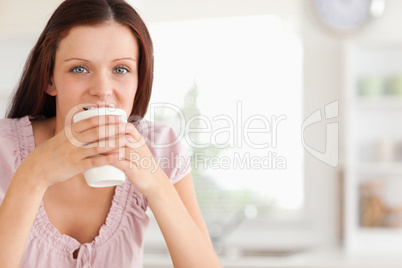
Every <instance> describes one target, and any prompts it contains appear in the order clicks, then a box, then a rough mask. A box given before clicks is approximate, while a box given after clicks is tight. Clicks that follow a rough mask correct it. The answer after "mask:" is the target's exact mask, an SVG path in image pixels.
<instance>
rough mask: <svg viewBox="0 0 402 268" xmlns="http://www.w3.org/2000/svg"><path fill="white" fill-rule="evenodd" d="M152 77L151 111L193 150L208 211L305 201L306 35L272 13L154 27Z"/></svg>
mask: <svg viewBox="0 0 402 268" xmlns="http://www.w3.org/2000/svg"><path fill="white" fill-rule="evenodd" d="M149 28H150V32H151V35H152V38H153V41H154V46H155V81H154V91H153V96H152V98H151V104H150V107H149V110H148V114H147V115H146V118H147V119H149V120H156V121H162V122H164V123H167V124H168V125H170V126H172V127H173V128H174V129H175V130H176V133H177V134H179V137H180V138H181V139H182V140H183V142H184V143H185V144H187V147H188V150H189V153H190V154H191V156H192V166H193V177H194V181H195V184H196V191H197V196H198V199H199V203H200V206H201V210H202V211H203V214H204V216H205V217H206V221H207V222H208V221H209V218H208V217H213V218H216V217H219V216H220V215H221V216H222V215H225V216H227V214H228V213H229V214H231V213H237V212H238V211H241V210H243V209H245V210H246V212H247V213H249V214H248V215H249V216H252V215H255V214H256V212H257V213H258V215H260V216H264V215H267V214H268V213H269V212H271V211H273V210H275V211H278V210H280V211H283V210H293V211H298V210H300V209H301V208H302V206H303V194H304V193H303V152H302V146H301V141H300V139H301V134H300V133H301V129H300V128H301V125H302V42H301V40H300V37H299V35H298V33H297V32H295V31H288V30H287V29H286V28H285V27H284V23H283V21H282V20H281V17H279V16H274V15H261V16H245V17H228V18H214V19H202V20H193V21H180V22H167V23H166V22H165V23H160V24H151V25H150V27H149Z"/></svg>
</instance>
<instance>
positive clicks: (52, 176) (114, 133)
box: [18, 115, 127, 187]
mask: <svg viewBox="0 0 402 268" xmlns="http://www.w3.org/2000/svg"><path fill="white" fill-rule="evenodd" d="M116 118H117V119H116ZM118 118H119V117H115V116H110V115H108V116H96V117H92V118H88V119H85V120H82V121H79V122H77V123H67V124H66V125H65V126H64V129H62V130H61V131H59V132H58V133H57V134H56V135H55V136H54V137H52V138H50V139H49V140H47V141H45V142H43V143H42V144H40V145H39V146H37V147H36V148H35V149H34V150H33V151H32V153H31V154H30V155H29V156H28V157H27V158H26V159H25V160H24V162H23V163H22V164H21V166H20V167H19V168H18V170H19V171H20V172H21V171H22V170H25V171H26V172H27V174H30V176H29V177H30V178H38V179H39V180H40V181H38V183H40V184H42V185H43V186H44V187H48V186H50V185H52V184H55V183H58V182H62V181H65V180H67V179H69V178H71V177H73V176H75V175H77V174H79V173H81V172H83V171H85V170H87V169H90V168H92V167H96V166H103V165H107V164H113V163H115V162H116V161H118V159H119V146H120V147H123V146H124V144H125V142H126V139H125V135H124V134H125V132H126V126H127V123H124V122H121V121H120V120H119V119H118ZM32 172H33V173H34V174H32Z"/></svg>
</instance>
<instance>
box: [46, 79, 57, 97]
mask: <svg viewBox="0 0 402 268" xmlns="http://www.w3.org/2000/svg"><path fill="white" fill-rule="evenodd" d="M46 93H47V94H49V95H50V96H56V95H57V91H56V86H55V85H54V82H53V79H51V80H50V81H49V84H48V85H47V89H46Z"/></svg>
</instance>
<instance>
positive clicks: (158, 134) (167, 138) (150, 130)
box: [137, 120, 181, 148]
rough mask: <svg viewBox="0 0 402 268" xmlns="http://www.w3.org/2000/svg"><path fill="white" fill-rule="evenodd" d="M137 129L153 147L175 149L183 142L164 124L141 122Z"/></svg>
mask: <svg viewBox="0 0 402 268" xmlns="http://www.w3.org/2000/svg"><path fill="white" fill-rule="evenodd" d="M137 129H138V131H139V132H140V133H141V134H142V135H143V136H144V138H145V139H146V140H147V141H148V143H149V144H150V145H151V146H152V147H156V148H162V147H173V146H174V145H176V144H178V143H179V142H180V141H181V137H180V136H178V135H177V134H176V133H175V131H174V130H173V129H172V128H171V127H170V126H168V125H166V124H164V123H160V122H151V121H148V120H141V121H140V122H139V123H138V125H137Z"/></svg>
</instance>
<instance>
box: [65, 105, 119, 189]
mask: <svg viewBox="0 0 402 268" xmlns="http://www.w3.org/2000/svg"><path fill="white" fill-rule="evenodd" d="M101 115H120V116H122V117H123V121H124V122H127V114H126V112H125V111H124V110H121V109H117V108H111V107H102V108H89V109H88V110H84V111H82V112H79V113H77V114H75V115H74V116H73V122H78V121H81V120H84V119H87V118H90V117H93V116H101ZM83 174H84V177H85V180H86V182H87V183H88V185H89V186H91V187H109V186H116V185H119V184H122V183H123V182H124V181H125V180H126V174H125V173H124V172H123V171H122V170H120V169H118V168H116V167H114V166H111V165H105V166H101V167H94V168H91V169H88V170H86V171H84V172H83Z"/></svg>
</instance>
